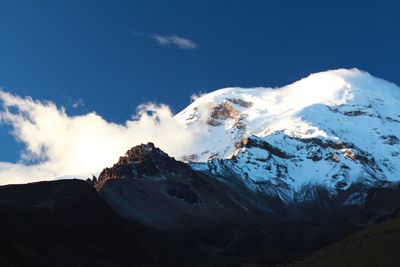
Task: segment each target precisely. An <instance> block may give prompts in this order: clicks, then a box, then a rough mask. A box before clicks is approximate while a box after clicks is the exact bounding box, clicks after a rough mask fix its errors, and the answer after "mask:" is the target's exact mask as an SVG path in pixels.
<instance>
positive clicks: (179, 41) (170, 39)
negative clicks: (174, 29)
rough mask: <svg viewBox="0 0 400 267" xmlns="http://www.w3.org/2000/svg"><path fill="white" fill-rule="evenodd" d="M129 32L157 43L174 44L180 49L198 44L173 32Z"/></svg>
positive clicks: (194, 47) (196, 46)
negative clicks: (163, 33)
mask: <svg viewBox="0 0 400 267" xmlns="http://www.w3.org/2000/svg"><path fill="white" fill-rule="evenodd" d="M131 34H132V35H133V36H137V37H141V36H144V37H148V38H151V39H153V40H154V41H156V42H157V43H158V44H159V45H163V46H175V47H178V48H180V49H196V48H199V46H198V45H197V44H196V43H195V42H194V41H192V40H189V39H187V38H183V37H181V36H177V35H175V34H172V35H162V34H156V33H141V32H135V31H131Z"/></svg>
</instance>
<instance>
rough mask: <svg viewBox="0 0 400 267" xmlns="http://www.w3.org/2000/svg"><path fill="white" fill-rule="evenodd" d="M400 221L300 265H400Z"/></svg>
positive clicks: (338, 244) (355, 237)
mask: <svg viewBox="0 0 400 267" xmlns="http://www.w3.org/2000/svg"><path fill="white" fill-rule="evenodd" d="M399 251H400V218H395V219H392V220H389V221H387V222H385V223H382V224H380V225H377V226H375V227H371V228H370V229H367V230H365V231H363V232H361V233H358V234H356V235H353V236H351V237H348V238H345V239H343V240H340V241H338V242H336V243H335V244H333V245H330V246H328V247H326V248H324V249H322V250H319V251H317V252H315V253H313V254H312V255H311V256H310V257H308V258H306V259H305V260H303V261H302V262H300V263H298V264H297V265H296V266H299V267H300V266H309V267H312V266H326V267H330V266H332V267H334V266H338V267H339V266H343V267H345V266H352V267H357V266H360V267H361V266H362V267H369V266H382V267H384V266H400V255H399Z"/></svg>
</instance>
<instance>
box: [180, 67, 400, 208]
mask: <svg viewBox="0 0 400 267" xmlns="http://www.w3.org/2000/svg"><path fill="white" fill-rule="evenodd" d="M175 119H176V120H177V121H178V122H179V123H180V124H182V125H183V126H184V127H188V128H190V127H202V128H205V129H207V130H206V133H205V134H203V135H202V136H200V137H199V140H197V145H196V146H194V147H192V151H191V152H190V154H188V155H185V156H184V157H183V159H184V160H185V161H188V162H191V164H192V166H193V168H195V169H199V170H203V171H207V172H211V173H213V174H221V175H222V174H224V175H223V176H226V173H230V174H234V175H236V176H237V177H239V179H241V180H243V181H244V182H245V183H246V184H247V186H248V187H250V188H251V189H253V190H255V191H261V192H266V193H268V194H274V195H278V196H279V197H280V198H282V199H284V200H286V201H292V200H294V199H295V198H296V197H299V196H298V195H299V192H303V191H304V190H305V188H307V186H309V185H324V186H326V187H328V188H329V190H330V191H331V192H332V193H333V194H334V193H335V192H336V191H337V190H345V189H347V188H349V187H350V186H351V185H352V184H356V183H362V184H368V185H369V184H375V183H382V182H389V181H398V180H399V179H400V177H398V173H399V172H400V136H399V133H400V88H399V87H398V86H396V85H395V84H393V83H390V82H387V81H385V80H382V79H379V78H376V77H373V76H372V75H370V74H369V73H367V72H364V71H360V70H358V69H339V70H333V71H326V72H320V73H316V74H312V75H310V76H308V77H307V78H304V79H302V80H300V81H297V82H295V83H293V84H290V85H287V86H284V87H282V88H263V87H260V88H251V89H244V88H225V89H220V90H217V91H214V92H212V93H209V94H206V95H203V96H201V97H199V98H197V99H196V100H195V101H194V102H193V103H192V104H191V105H189V106H188V107H187V108H186V109H184V110H183V111H182V112H180V113H179V114H177V115H176V116H175ZM300 197H304V196H300Z"/></svg>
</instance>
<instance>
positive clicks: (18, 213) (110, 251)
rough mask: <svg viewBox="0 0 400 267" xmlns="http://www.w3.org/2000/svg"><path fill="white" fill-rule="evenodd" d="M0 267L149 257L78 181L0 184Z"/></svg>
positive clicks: (124, 262)
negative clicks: (0, 185)
mask: <svg viewBox="0 0 400 267" xmlns="http://www.w3.org/2000/svg"><path fill="white" fill-rule="evenodd" d="M0 236H1V238H0V265H1V266H132V265H131V264H132V258H134V262H135V263H136V264H140V263H143V262H146V263H151V262H153V260H152V259H151V257H150V256H148V254H147V253H146V252H145V249H142V248H141V247H146V246H147V247H151V246H149V244H146V242H145V241H144V240H145V239H143V238H142V236H143V234H142V233H141V230H140V229H136V228H132V227H130V226H128V224H127V223H126V222H125V221H124V220H122V219H121V218H119V216H117V214H116V213H115V212H114V211H113V210H112V209H111V208H110V207H109V206H108V205H107V204H106V203H105V202H104V201H103V200H102V199H101V198H100V197H99V196H98V194H97V192H96V191H95V190H94V188H93V187H91V186H89V185H88V184H87V183H86V182H84V181H80V180H60V181H54V182H39V183H35V184H25V185H9V186H2V187H0Z"/></svg>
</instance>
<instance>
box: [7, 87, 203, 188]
mask: <svg viewBox="0 0 400 267" xmlns="http://www.w3.org/2000/svg"><path fill="white" fill-rule="evenodd" d="M0 103H1V110H0V123H1V124H5V123H6V124H9V125H11V126H12V128H13V132H12V135H13V136H14V137H15V138H16V139H17V140H18V141H20V142H22V143H23V144H24V145H25V150H24V151H21V157H20V160H19V162H17V163H10V162H0V184H9V183H26V182H33V181H39V180H51V179H55V178H57V177H65V176H67V177H79V178H84V177H88V176H90V175H91V174H92V173H93V174H98V173H99V172H100V171H101V170H102V169H103V168H104V167H107V166H112V164H113V163H115V162H116V161H117V160H118V157H119V156H121V155H123V154H124V153H125V152H126V150H128V149H129V148H130V147H132V146H134V145H137V144H140V143H147V142H154V143H155V144H156V145H157V146H159V147H160V148H161V149H163V150H165V151H166V152H167V153H169V154H170V155H172V156H175V157H180V156H181V155H183V154H185V152H186V151H187V149H188V148H189V147H191V145H192V144H193V142H195V136H196V135H199V134H201V131H202V130H201V129H193V128H191V129H190V130H189V129H186V128H184V127H183V126H181V125H179V124H178V123H177V122H176V121H175V120H174V119H173V114H172V112H171V110H170V108H169V107H168V106H165V105H156V104H146V105H141V106H139V107H138V109H137V112H136V114H135V116H134V117H132V119H130V120H127V121H126V122H125V123H124V124H117V123H113V122H107V121H106V120H104V119H103V118H102V117H101V116H99V115H98V114H96V113H95V112H91V113H87V114H84V115H79V116H69V115H68V114H67V113H66V110H65V109H64V108H63V107H58V106H56V105H55V104H54V103H52V102H44V101H38V100H33V99H32V98H30V97H24V98H23V97H20V96H16V95H13V94H10V93H8V92H5V91H2V90H0ZM176 140H179V141H178V142H176Z"/></svg>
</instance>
